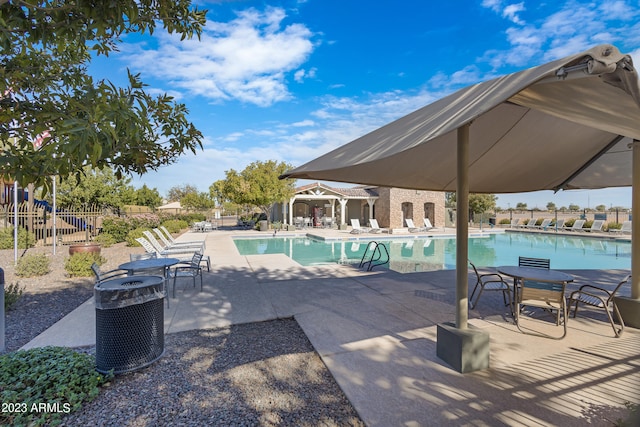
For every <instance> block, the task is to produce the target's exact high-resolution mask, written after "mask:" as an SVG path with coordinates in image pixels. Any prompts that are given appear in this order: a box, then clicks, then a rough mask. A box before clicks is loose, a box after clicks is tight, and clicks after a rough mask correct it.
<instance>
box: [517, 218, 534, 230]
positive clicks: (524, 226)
mask: <svg viewBox="0 0 640 427" xmlns="http://www.w3.org/2000/svg"><path fill="white" fill-rule="evenodd" d="M536 221H537V219H535V218H531V219H529V221H527V222H525V223H524V224H520V225H518V227H519V228H533V227H534V226H535V225H536Z"/></svg>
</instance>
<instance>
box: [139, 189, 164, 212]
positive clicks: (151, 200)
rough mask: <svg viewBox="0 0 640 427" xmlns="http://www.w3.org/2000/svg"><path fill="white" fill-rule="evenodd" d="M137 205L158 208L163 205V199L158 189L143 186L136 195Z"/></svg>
mask: <svg viewBox="0 0 640 427" xmlns="http://www.w3.org/2000/svg"><path fill="white" fill-rule="evenodd" d="M135 204H136V205H139V206H149V207H150V208H157V207H158V206H160V205H161V204H162V197H161V196H160V193H159V192H158V190H157V189H156V188H153V189H151V188H149V187H147V184H143V185H142V187H141V188H138V189H137V190H136V193H135Z"/></svg>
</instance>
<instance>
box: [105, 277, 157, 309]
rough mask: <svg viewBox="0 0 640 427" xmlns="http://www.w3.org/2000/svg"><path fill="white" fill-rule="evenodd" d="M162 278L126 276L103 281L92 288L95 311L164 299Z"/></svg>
mask: <svg viewBox="0 0 640 427" xmlns="http://www.w3.org/2000/svg"><path fill="white" fill-rule="evenodd" d="M163 284H164V278H163V277H162V276H127V277H118V278H116V279H111V280H105V281H104V282H101V283H99V284H97V285H96V286H95V287H94V300H95V304H96V308H97V309H113V308H121V307H128V306H130V305H136V304H143V303H145V302H148V301H152V300H156V299H161V298H164V292H163V288H164V286H163Z"/></svg>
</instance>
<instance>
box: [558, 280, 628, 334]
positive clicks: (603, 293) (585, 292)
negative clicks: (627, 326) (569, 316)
mask: <svg viewBox="0 0 640 427" xmlns="http://www.w3.org/2000/svg"><path fill="white" fill-rule="evenodd" d="M630 279H631V276H627V277H625V278H624V279H622V281H620V283H618V285H617V286H616V287H615V288H614V289H613V291H608V290H606V289H604V288H600V287H598V286H593V285H582V286H580V288H579V289H578V290H577V291H574V292H572V293H571V295H570V296H569V311H571V304H574V303H575V304H574V309H573V317H574V318H575V317H576V315H577V314H578V305H579V304H580V303H582V304H586V305H589V306H591V307H595V308H599V309H602V310H604V311H605V312H606V313H607V317H608V318H609V323H610V324H611V327H612V328H613V333H614V334H615V336H616V338H617V337H619V336H620V334H622V331H623V330H624V320H623V319H622V316H621V315H620V311H618V306H617V305H616V303H615V301H614V299H613V298H614V297H615V296H616V293H618V291H619V290H620V288H622V287H623V286H624V285H625V284H627V283H628V282H629V281H630ZM612 311H613V313H614V314H615V316H616V317H617V319H618V320H619V322H620V328H619V329H616V324H615V323H614V320H613V319H614V318H613V316H612V315H611V312H612Z"/></svg>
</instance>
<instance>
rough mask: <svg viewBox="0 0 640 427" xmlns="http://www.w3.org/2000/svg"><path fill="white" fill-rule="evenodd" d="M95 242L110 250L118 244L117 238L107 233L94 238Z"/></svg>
mask: <svg viewBox="0 0 640 427" xmlns="http://www.w3.org/2000/svg"><path fill="white" fill-rule="evenodd" d="M93 241H94V242H95V243H100V244H101V245H102V247H104V248H108V247H110V246H113V245H115V244H116V243H118V242H117V240H116V238H115V237H113V235H112V234H109V233H105V232H102V233H100V234H98V235H97V236H96V237H94V239H93Z"/></svg>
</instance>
